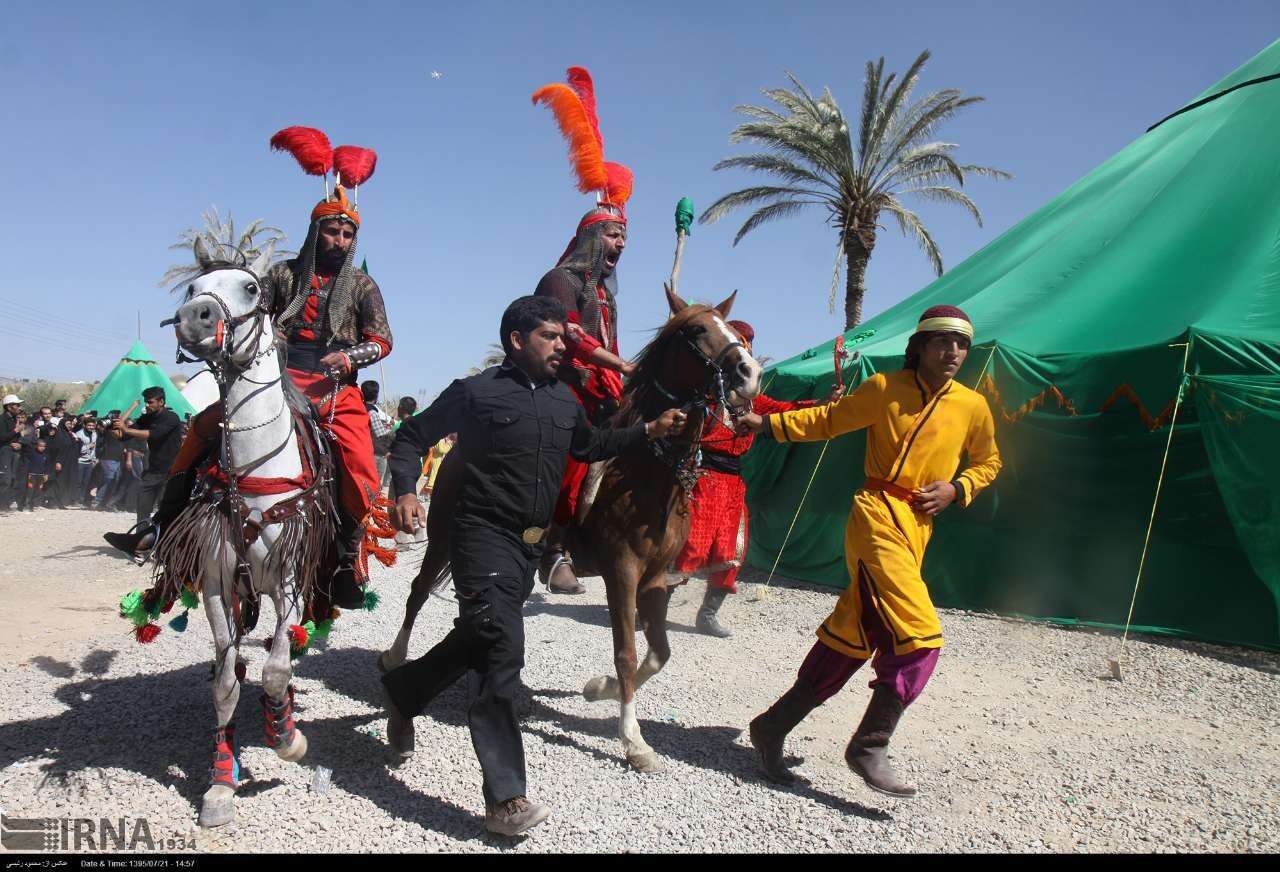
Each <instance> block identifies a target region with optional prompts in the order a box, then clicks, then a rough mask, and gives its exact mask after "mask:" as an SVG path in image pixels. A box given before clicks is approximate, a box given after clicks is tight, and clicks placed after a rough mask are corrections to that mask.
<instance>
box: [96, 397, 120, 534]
mask: <svg viewBox="0 0 1280 872" xmlns="http://www.w3.org/2000/svg"><path fill="white" fill-rule="evenodd" d="M108 418H109V420H111V421H112V422H113V423H114V422H115V421H118V420H119V419H120V410H119V409H112V411H111V414H110V415H109V416H108ZM117 432H118V431H117V430H116V429H115V427H104V428H103V429H102V433H100V434H99V435H98V465H99V466H101V467H102V482H101V483H100V484H99V485H98V510H99V511H106V510H107V506H108V504H109V503H110V502H111V500H112V499H113V498H114V497H116V496H118V491H119V490H120V486H121V484H122V481H121V478H120V476H121V473H122V470H121V468H120V467H121V465H122V463H123V461H124V440H123V439H122V438H121V437H120V436H118V435H117Z"/></svg>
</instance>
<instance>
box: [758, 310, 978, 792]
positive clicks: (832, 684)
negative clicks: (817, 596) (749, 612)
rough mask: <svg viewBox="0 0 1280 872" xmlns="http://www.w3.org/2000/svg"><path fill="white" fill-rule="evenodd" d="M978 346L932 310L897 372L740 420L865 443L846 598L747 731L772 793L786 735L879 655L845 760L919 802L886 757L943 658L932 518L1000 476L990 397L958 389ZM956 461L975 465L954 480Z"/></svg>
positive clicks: (848, 541)
mask: <svg viewBox="0 0 1280 872" xmlns="http://www.w3.org/2000/svg"><path fill="white" fill-rule="evenodd" d="M972 339H973V325H972V324H971V323H970V321H969V317H968V316H967V315H965V313H964V312H963V311H961V310H960V309H958V308H956V307H954V306H934V307H933V308H931V309H928V310H927V311H926V312H925V313H924V315H923V316H921V318H920V322H919V324H918V325H917V327H916V332H915V334H914V335H913V336H912V337H911V340H910V341H909V342H908V343H907V352H906V365H905V366H904V368H903V369H902V370H900V371H898V372H892V373H887V374H886V373H877V374H876V375H873V376H872V377H871V378H869V379H867V380H866V381H865V382H864V383H863V384H862V385H861V386H860V387H859V388H858V389H857V390H855V391H854V392H853V393H851V394H850V395H849V396H847V397H845V398H844V399H842V400H840V401H839V402H836V403H833V404H831V405H824V406H814V407H813V408H809V409H800V410H797V411H792V412H783V413H781V414H776V415H767V416H764V417H761V416H759V415H747V416H745V417H744V418H743V419H741V424H742V426H744V427H745V428H747V429H750V430H754V431H757V432H760V433H762V434H763V435H764V436H765V437H766V438H773V439H775V440H777V441H779V442H813V441H820V440H824V439H832V438H835V437H836V436H840V435H842V434H844V433H849V432H852V431H854V430H861V429H864V428H866V429H867V431H868V432H867V455H866V475H867V480H866V482H865V483H864V484H863V486H862V488H861V489H860V490H858V491H857V492H856V493H855V494H854V495H853V507H852V509H851V510H850V512H849V522H848V526H847V527H846V528H845V538H844V551H845V561H846V564H847V566H848V570H849V578H850V584H849V587H848V588H847V589H846V590H845V592H844V593H843V594H842V595H841V597H840V600H839V602H837V603H836V607H835V610H834V611H833V612H832V613H831V616H830V617H828V618H827V619H826V620H825V621H824V622H823V623H822V626H820V627H819V628H818V633H817V635H818V641H817V642H816V643H815V644H814V646H813V649H812V650H811V651H810V652H809V655H808V657H806V658H805V661H804V664H803V665H802V666H801V667H800V674H799V676H798V677H797V679H796V683H795V685H794V686H793V687H792V688H791V689H790V690H788V691H787V692H786V693H785V694H784V695H783V696H782V698H781V699H779V700H778V701H777V702H776V703H774V705H773V706H772V707H771V708H770V709H769V710H768V711H766V712H765V713H764V714H762V715H760V716H759V717H758V718H756V719H755V720H753V721H752V722H751V743H752V745H754V746H755V748H756V750H757V751H759V753H760V758H761V762H762V764H763V766H764V770H765V773H766V774H767V775H768V776H769V777H770V778H772V779H774V780H776V781H780V782H783V783H790V782H792V781H794V780H795V776H794V775H792V774H791V773H790V772H788V771H787V769H786V768H785V767H784V766H783V764H782V753H783V742H784V740H785V739H786V736H787V734H788V733H789V732H790V731H791V730H792V729H794V728H795V727H796V725H797V724H799V723H800V721H802V720H803V719H804V718H805V716H807V715H808V714H809V712H811V711H813V709H814V708H816V707H817V706H819V705H821V704H822V703H823V702H824V701H825V700H827V699H828V698H830V697H831V696H833V695H834V694H835V693H836V692H838V691H839V690H840V688H842V687H843V686H844V684H845V682H847V681H848V680H849V678H850V677H851V676H852V675H853V673H854V672H856V671H857V670H858V668H859V667H860V666H862V664H863V663H865V662H866V661H867V660H868V659H871V658H872V657H873V656H874V659H873V660H872V668H873V669H874V670H875V673H876V678H875V680H874V681H872V682H871V687H872V690H873V692H872V696H871V702H870V704H869V705H868V706H867V711H866V715H865V716H864V717H863V718H862V723H861V724H859V726H858V729H857V730H856V731H855V732H854V734H853V738H852V739H850V741H849V746H848V748H847V749H846V750H845V761H846V762H847V763H848V764H849V767H850V768H851V769H852V770H853V771H854V772H856V773H858V774H859V775H861V776H862V778H863V780H864V781H866V783H867V785H868V786H869V787H871V788H872V789H874V790H877V791H880V792H882V793H887V794H890V795H892V796H897V797H902V798H908V797H911V796H914V795H915V792H916V790H915V788H914V787H912V786H910V785H908V784H905V783H903V782H902V781H901V780H900V779H899V778H898V777H897V775H896V774H895V773H894V771H893V768H892V767H891V766H890V765H889V760H888V747H889V738H890V737H891V736H892V735H893V731H894V729H895V728H896V727H897V725H898V720H899V719H900V718H901V717H902V713H903V710H904V709H905V708H906V707H907V706H908V705H910V704H911V702H912V701H913V700H915V699H916V697H918V696H919V695H920V692H921V691H922V690H923V689H924V686H925V683H926V682H927V681H928V680H929V676H930V675H932V673H933V668H934V665H935V664H936V663H937V659H938V651H939V649H940V648H941V647H942V624H941V623H940V622H939V620H938V613H937V611H936V610H935V609H934V607H933V603H932V601H931V600H930V599H929V590H928V588H927V587H926V585H925V581H924V579H923V578H922V577H921V575H920V567H921V564H922V563H923V561H924V552H925V548H926V546H927V545H928V544H929V537H930V535H931V534H932V532H933V516H934V515H936V514H938V512H940V511H942V510H943V509H945V508H946V507H947V506H949V505H951V504H952V503H953V502H955V503H959V504H960V505H961V506H968V505H969V504H970V503H971V502H972V501H973V498H974V497H975V496H976V495H977V493H978V492H979V491H981V490H982V489H983V488H984V487H986V486H987V485H989V484H990V483H991V482H992V480H994V479H995V477H996V474H997V473H998V472H999V471H1000V453H999V451H998V450H997V449H996V441H995V424H994V422H993V420H992V417H991V410H990V408H989V407H988V406H987V401H986V399H984V398H983V397H982V396H981V395H980V394H978V393H976V392H975V391H973V390H970V389H969V388H967V387H965V386H964V385H962V384H960V383H958V382H956V381H953V379H954V377H955V374H956V372H957V371H958V370H959V369H960V367H961V365H962V364H963V363H964V361H965V357H966V356H967V355H968V353H969V343H970V342H971V341H972ZM962 454H967V455H968V465H967V466H966V467H965V468H964V469H963V470H960V462H961V456H962Z"/></svg>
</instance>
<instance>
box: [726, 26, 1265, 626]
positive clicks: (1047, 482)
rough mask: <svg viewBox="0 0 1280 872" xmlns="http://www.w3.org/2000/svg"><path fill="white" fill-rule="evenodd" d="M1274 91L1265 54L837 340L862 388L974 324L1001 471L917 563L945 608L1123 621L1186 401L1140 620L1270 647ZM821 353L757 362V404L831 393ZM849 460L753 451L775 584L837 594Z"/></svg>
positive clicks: (945, 521)
mask: <svg viewBox="0 0 1280 872" xmlns="http://www.w3.org/2000/svg"><path fill="white" fill-rule="evenodd" d="M1275 74H1280V41H1277V42H1276V43H1273V44H1272V45H1271V46H1269V47H1268V48H1266V49H1265V50H1264V51H1263V52H1261V53H1260V54H1259V55H1258V56H1257V57H1255V58H1253V59H1252V60H1250V61H1249V63H1247V64H1246V65H1245V66H1243V67H1241V68H1240V69H1239V70H1237V71H1236V72H1234V73H1232V74H1231V75H1230V76H1228V77H1226V78H1225V79H1223V80H1222V81H1221V82H1219V83H1217V84H1216V85H1214V86H1213V87H1211V88H1209V89H1208V90H1207V91H1206V92H1205V93H1204V94H1202V95H1200V97H1198V98H1197V100H1195V101H1191V102H1190V103H1189V104H1188V106H1190V107H1192V108H1189V109H1187V110H1186V111H1183V112H1181V113H1180V114H1175V115H1173V116H1171V117H1168V118H1166V119H1165V120H1164V121H1163V122H1161V123H1159V124H1157V125H1155V126H1154V127H1153V128H1152V129H1151V130H1150V131H1148V132H1147V133H1145V134H1144V135H1142V136H1140V137H1139V138H1138V139H1137V140H1136V141H1134V142H1133V143H1132V144H1131V145H1129V146H1128V147H1126V148H1125V149H1124V150H1123V151H1121V152H1120V153H1119V154H1117V155H1115V156H1114V157H1112V158H1111V159H1110V160H1108V161H1107V162H1106V163H1104V164H1102V165H1101V166H1100V167H1098V168H1097V169H1096V170H1094V171H1093V172H1091V173H1090V174H1089V175H1087V176H1086V177H1085V178H1083V179H1081V180H1080V181H1079V182H1077V183H1076V184H1075V185H1073V186H1071V187H1070V188H1069V189H1068V190H1066V191H1065V192H1063V193H1062V194H1061V195H1060V196H1058V197H1057V198H1056V199H1054V200H1053V201H1051V202H1050V203H1048V204H1047V205H1045V206H1044V207H1042V208H1041V209H1039V210H1038V211H1036V212H1034V213H1033V214H1031V215H1030V216H1028V217H1027V218H1026V219H1024V220H1023V221H1021V222H1020V223H1019V224H1017V225H1015V226H1014V227H1013V228H1011V229H1010V230H1008V231H1007V232H1006V233H1004V234H1003V235H1001V236H1000V237H999V238H997V239H996V240H994V241H993V242H991V243H990V244H989V245H987V246H986V247H985V248H983V249H982V250H981V251H979V252H977V253H976V254H974V255H973V256H972V257H970V258H969V259H968V260H966V261H965V262H964V263H961V264H959V265H958V266H956V267H955V268H953V269H952V270H951V271H950V272H948V273H946V274H945V275H944V276H942V277H941V278H940V279H938V280H937V281H935V282H934V283H932V284H931V285H929V286H928V287H926V288H924V289H923V290H922V291H920V292H919V293H917V294H915V295H914V296H912V297H910V298H908V299H906V300H904V301H903V302H901V303H899V304H898V305H896V306H893V307H892V308H890V309H888V310H887V311H885V312H883V313H882V314H880V315H878V316H877V317H875V318H873V319H871V320H869V321H868V322H866V323H865V324H863V325H860V326H859V327H858V328H857V329H856V330H854V331H850V333H849V334H848V335H847V336H846V344H847V345H848V347H849V348H850V349H851V350H856V351H858V352H859V357H858V359H857V362H856V365H854V366H850V369H851V370H852V372H851V373H850V372H846V379H847V380H848V381H849V382H850V383H853V384H856V383H858V382H860V381H861V380H862V379H864V378H866V377H867V376H868V375H870V374H871V373H874V372H877V371H885V370H893V369H897V368H900V367H901V365H902V352H903V349H904V348H905V346H906V342H907V339H908V337H909V336H910V334H911V332H912V330H913V329H914V326H915V322H916V320H917V319H918V318H919V315H920V313H921V312H922V311H923V310H924V309H925V308H927V307H929V306H933V305H938V304H951V305H958V306H961V307H962V308H964V309H965V311H966V312H968V314H969V315H970V317H971V318H972V319H973V321H974V324H975V328H976V333H977V335H976V337H975V342H976V344H975V346H974V347H973V349H972V350H971V351H970V354H969V359H968V360H967V361H966V364H965V366H964V368H963V369H962V370H961V372H960V374H959V376H958V378H959V379H960V380H961V381H962V382H964V383H965V384H967V385H969V386H970V387H976V388H978V389H979V390H980V391H982V392H983V393H984V394H985V395H986V396H987V398H988V401H989V402H990V404H991V407H992V411H993V413H994V414H995V417H996V422H997V437H998V440H999V444H1000V448H1001V452H1002V454H1003V457H1004V461H1005V466H1004V470H1003V471H1002V473H1001V475H1000V477H999V479H998V480H997V482H996V484H995V485H994V486H993V487H992V488H991V489H990V490H988V491H987V492H986V493H984V494H983V495H981V496H980V497H979V499H978V500H976V501H975V503H974V505H973V506H972V507H970V509H968V510H960V509H952V510H950V511H948V512H946V513H944V514H943V515H942V516H940V517H939V520H938V522H937V525H936V529H935V534H934V539H933V543H932V545H931V546H930V550H929V553H928V556H927V558H926V561H925V567H924V576H925V579H926V580H927V581H928V583H929V587H930V591H931V593H932V595H933V597H934V601H935V603H936V604H938V605H940V606H949V607H957V608H968V609H982V610H991V611H995V612H999V613H1004V614H1013V615H1023V616H1030V617H1037V618H1043V619H1048V620H1055V621H1063V622H1080V623H1088V624H1098V625H1104V626H1117V625H1123V624H1124V623H1125V620H1126V616H1127V614H1128V610H1129V603H1130V598H1131V596H1132V594H1133V590H1134V582H1135V578H1136V576H1137V569H1138V563H1139V559H1140V557H1141V554H1142V547H1143V541H1144V538H1145V535H1146V531H1147V524H1148V520H1149V518H1150V515H1151V508H1152V499H1153V497H1154V495H1155V489H1156V482H1157V479H1158V477H1159V474H1160V468H1161V462H1162V460H1163V458H1164V455H1165V448H1166V444H1168V443H1169V426H1170V421H1171V420H1172V418H1173V415H1174V411H1175V399H1176V398H1177V396H1178V394H1179V391H1183V397H1184V400H1183V402H1182V404H1181V406H1180V407H1178V408H1177V423H1176V427H1175V432H1174V434H1173V438H1172V442H1171V444H1169V449H1170V450H1169V455H1168V463H1167V471H1166V474H1165V476H1164V479H1163V486H1162V490H1161V494H1160V501H1159V507H1158V512H1157V514H1156V518H1155V526H1154V530H1153V531H1152V535H1151V540H1150V547H1149V550H1148V554H1147V560H1146V566H1145V569H1144V571H1143V574H1142V580H1141V586H1140V588H1139V590H1138V595H1137V601H1136V606H1135V612H1134V616H1133V625H1134V627H1136V628H1138V629H1142V630H1146V631H1151V632H1157V633H1167V634H1172V635H1179V636H1187V637H1193V638H1200V639H1206V640H1213V641H1220V642H1230V643H1239V644H1245V645H1250V646H1256V647H1262V648H1269V649H1280V494H1278V493H1277V490H1276V484H1277V483H1280V449H1278V447H1280V220H1278V218H1280V161H1277V160H1276V154H1277V147H1278V146H1280V79H1275V78H1273V79H1270V80H1267V79H1266V77H1267V76H1272V75H1275ZM1255 79H1263V81H1258V82H1253V83H1252V84H1243V85H1242V83H1245V82H1252V80H1255ZM1233 87H1234V88H1235V90H1230V89H1231V88H1233ZM1223 92H1227V93H1223ZM1219 95H1220V96H1219ZM1207 98H1212V99H1207ZM1199 101H1203V102H1202V103H1200V105H1194V104H1196V103H1197V102H1199ZM1153 114H1157V117H1158V113H1153ZM833 343H834V340H832V341H829V342H826V343H824V344H823V345H819V346H817V347H816V348H813V349H810V350H809V351H806V352H805V353H803V354H801V355H799V356H797V357H794V358H791V359H789V360H786V361H783V362H781V363H779V364H777V365H776V366H775V367H772V368H771V370H770V371H769V372H768V373H766V375H765V382H766V385H767V386H768V393H769V394H770V395H771V396H774V397H777V398H780V399H797V398H817V397H820V396H822V395H823V394H825V392H826V391H827V390H828V389H829V387H830V385H831V383H832V380H833V372H832V354H831V352H832V346H833ZM1184 361H1185V375H1184ZM863 445H864V441H863V439H862V437H860V436H858V435H850V436H846V437H842V438H840V439H837V440H834V441H833V442H831V443H830V444H829V446H828V447H827V451H826V456H825V457H824V458H823V460H822V465H821V468H820V472H819V474H818V475H816V476H814V475H813V473H814V468H815V463H816V462H817V458H818V456H819V453H820V451H821V450H822V446H820V445H804V446H793V445H777V444H773V443H769V442H761V443H760V444H759V445H758V447H757V448H755V449H753V450H752V452H751V453H750V454H749V456H748V458H747V462H746V465H745V467H744V475H745V477H746V479H747V484H748V488H749V505H750V509H751V524H752V539H751V548H750V551H749V552H748V561H749V562H750V563H752V564H753V565H755V566H757V567H762V568H764V569H766V570H767V569H770V568H771V567H772V566H773V564H774V561H775V560H777V559H778V554H779V549H782V555H781V559H780V561H779V562H778V571H779V573H781V574H783V575H787V576H790V577H794V578H801V579H806V580H810V581H815V582H820V583H824V584H830V585H833V586H837V587H844V586H845V585H846V584H847V583H848V579H847V576H846V573H845V569H844V560H843V555H842V541H843V529H844V523H845V518H846V515H847V512H848V508H849V503H850V498H851V494H852V492H853V491H854V490H855V489H856V488H857V487H858V485H859V484H860V482H861V479H862V466H863V458H862V452H863ZM811 477H813V485H812V489H811V491H810V493H809V495H808V497H807V499H805V501H804V503H803V511H802V512H801V514H800V515H799V517H798V519H797V520H796V523H795V526H794V529H793V530H792V532H791V534H790V539H789V540H788V541H787V542H786V546H785V548H784V549H783V548H782V543H783V540H784V539H785V538H786V536H787V531H788V529H789V528H791V525H792V521H793V519H794V518H796V511H797V507H798V506H799V505H800V504H801V497H802V495H803V494H804V492H805V489H806V486H807V485H808V483H809V481H810V478H811Z"/></svg>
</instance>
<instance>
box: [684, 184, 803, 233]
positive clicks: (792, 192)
mask: <svg viewBox="0 0 1280 872" xmlns="http://www.w3.org/2000/svg"><path fill="white" fill-rule="evenodd" d="M803 194H804V192H803V191H800V190H798V189H796V188H791V187H777V186H768V185H761V186H758V187H754V188H743V189H742V190H741V191H734V192H733V193H731V194H725V195H724V196H723V197H721V198H720V199H719V200H716V201H715V202H714V203H712V204H711V205H710V206H708V207H707V208H706V209H705V210H704V211H703V213H702V214H701V215H700V216H698V223H699V224H714V223H715V222H717V221H719V220H720V219H721V218H723V217H724V216H725V215H727V214H729V213H730V212H732V211H733V210H734V209H741V208H742V207H744V206H750V205H753V204H755V203H759V202H760V201H762V200H775V199H778V198H780V197H796V196H801V195H803Z"/></svg>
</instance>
